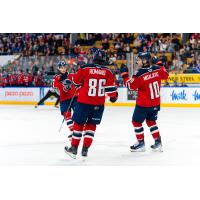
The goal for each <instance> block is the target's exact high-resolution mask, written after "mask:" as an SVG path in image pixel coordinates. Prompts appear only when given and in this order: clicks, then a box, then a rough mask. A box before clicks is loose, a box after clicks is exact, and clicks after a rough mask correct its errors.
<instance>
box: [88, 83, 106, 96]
mask: <svg viewBox="0 0 200 200" xmlns="http://www.w3.org/2000/svg"><path fill="white" fill-rule="evenodd" d="M105 84H106V80H105V79H89V90H88V96H90V97H95V96H98V97H103V96H104V95H105Z"/></svg>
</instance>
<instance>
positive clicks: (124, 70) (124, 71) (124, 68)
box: [120, 65, 128, 78]
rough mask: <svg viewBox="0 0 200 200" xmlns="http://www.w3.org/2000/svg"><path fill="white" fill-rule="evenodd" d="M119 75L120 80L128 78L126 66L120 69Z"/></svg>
mask: <svg viewBox="0 0 200 200" xmlns="http://www.w3.org/2000/svg"><path fill="white" fill-rule="evenodd" d="M120 75H121V77H122V78H128V67H127V66H126V65H123V66H122V67H121V68H120Z"/></svg>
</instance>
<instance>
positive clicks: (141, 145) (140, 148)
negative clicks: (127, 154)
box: [130, 140, 145, 152]
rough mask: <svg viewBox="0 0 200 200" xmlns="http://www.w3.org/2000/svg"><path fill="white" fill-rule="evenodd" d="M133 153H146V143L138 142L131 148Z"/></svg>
mask: <svg viewBox="0 0 200 200" xmlns="http://www.w3.org/2000/svg"><path fill="white" fill-rule="evenodd" d="M130 150H131V152H144V151H145V143H144V140H141V141H138V142H137V143H135V144H134V145H132V146H131V147H130Z"/></svg>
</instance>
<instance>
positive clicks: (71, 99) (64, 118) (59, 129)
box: [58, 88, 78, 133]
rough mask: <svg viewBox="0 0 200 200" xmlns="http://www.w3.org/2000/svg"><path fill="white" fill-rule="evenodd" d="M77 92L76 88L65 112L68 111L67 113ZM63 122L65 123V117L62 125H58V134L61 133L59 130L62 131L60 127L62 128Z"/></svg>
mask: <svg viewBox="0 0 200 200" xmlns="http://www.w3.org/2000/svg"><path fill="white" fill-rule="evenodd" d="M77 90H78V88H76V90H75V92H74V94H73V96H72V98H71V101H70V102H69V106H68V108H67V111H66V112H68V111H69V109H70V107H71V105H72V102H73V100H74V97H75V94H76V92H77ZM64 121H65V117H63V120H62V123H61V125H60V128H59V130H58V132H59V133H60V132H61V130H62V126H63V123H64Z"/></svg>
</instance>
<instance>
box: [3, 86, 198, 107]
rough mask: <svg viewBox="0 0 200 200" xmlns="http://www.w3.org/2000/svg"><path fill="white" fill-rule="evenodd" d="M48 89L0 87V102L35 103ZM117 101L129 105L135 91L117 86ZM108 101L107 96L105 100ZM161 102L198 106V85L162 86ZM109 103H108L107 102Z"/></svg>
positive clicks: (133, 100) (134, 96) (51, 99)
mask: <svg viewBox="0 0 200 200" xmlns="http://www.w3.org/2000/svg"><path fill="white" fill-rule="evenodd" d="M48 90H49V88H23V87H22V88H17V87H16V88H11V87H7V88H0V103H1V104H6V103H7V104H24V105H25V104H35V102H38V101H39V100H40V99H41V98H42V97H43V96H44V95H45V94H46V93H47V91H48ZM118 93H119V97H118V101H117V102H116V103H114V104H112V105H113V106H115V105H116V106H117V105H118V106H120V105H121V106H123V105H126V106H129V105H133V103H135V99H136V97H137V92H136V91H130V90H128V89H127V88H118ZM55 101H56V99H55V98H53V97H52V98H49V99H48V100H47V103H48V102H49V103H52V102H55ZM106 102H107V103H109V102H110V101H109V98H107V100H106ZM161 102H162V104H167V105H168V106H170V105H180V106H181V105H186V106H187V105H188V106H192V105H194V106H195V105H196V106H198V105H199V107H200V87H163V88H161ZM108 105H110V104H108Z"/></svg>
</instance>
